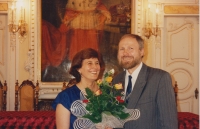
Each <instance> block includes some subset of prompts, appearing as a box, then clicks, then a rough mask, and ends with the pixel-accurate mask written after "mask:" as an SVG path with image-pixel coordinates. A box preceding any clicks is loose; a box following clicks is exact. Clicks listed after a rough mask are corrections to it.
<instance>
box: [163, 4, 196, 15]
mask: <svg viewBox="0 0 200 129" xmlns="http://www.w3.org/2000/svg"><path fill="white" fill-rule="evenodd" d="M164 13H166V14H199V6H198V5H165V6H164Z"/></svg>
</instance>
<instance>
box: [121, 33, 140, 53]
mask: <svg viewBox="0 0 200 129" xmlns="http://www.w3.org/2000/svg"><path fill="white" fill-rule="evenodd" d="M127 37H129V38H134V39H136V41H137V42H138V44H139V46H140V47H139V49H140V50H141V49H142V48H144V40H143V39H142V37H140V36H139V35H136V34H125V35H123V36H122V37H121V39H120V41H121V40H122V39H124V38H127ZM120 41H119V42H120Z"/></svg>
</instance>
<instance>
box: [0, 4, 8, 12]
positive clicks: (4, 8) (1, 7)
mask: <svg viewBox="0 0 200 129" xmlns="http://www.w3.org/2000/svg"><path fill="white" fill-rule="evenodd" d="M0 11H8V3H0Z"/></svg>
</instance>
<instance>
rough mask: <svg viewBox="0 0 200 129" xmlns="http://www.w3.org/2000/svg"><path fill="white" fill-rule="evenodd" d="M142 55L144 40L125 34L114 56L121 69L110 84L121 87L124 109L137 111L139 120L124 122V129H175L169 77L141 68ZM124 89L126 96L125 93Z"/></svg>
mask: <svg viewBox="0 0 200 129" xmlns="http://www.w3.org/2000/svg"><path fill="white" fill-rule="evenodd" d="M143 56H144V41H143V39H142V38H141V37H140V36H138V35H134V34H126V35H124V36H123V37H122V38H121V39H120V42H119V45H118V56H117V57H118V62H119V64H120V65H121V66H122V67H123V68H124V69H125V70H124V71H123V72H121V73H119V74H118V75H117V76H116V77H115V78H114V79H113V84H116V83H122V84H123V86H124V90H125V100H126V101H127V108H132V109H139V110H140V117H139V118H138V119H137V120H133V121H128V122H126V123H125V125H124V129H178V120H177V109H176V103H175V95H174V91H173V87H172V81H171V77H170V74H169V73H168V72H166V71H163V70H161V69H156V68H152V67H149V66H147V65H145V64H144V63H142V58H143ZM129 75H131V76H132V78H130V79H131V81H130V83H132V85H130V87H128V86H127V85H128V83H129ZM130 83H129V84H130ZM128 89H130V90H131V92H130V93H126V92H127V91H128Z"/></svg>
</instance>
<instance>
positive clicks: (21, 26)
mask: <svg viewBox="0 0 200 129" xmlns="http://www.w3.org/2000/svg"><path fill="white" fill-rule="evenodd" d="M18 6H19V7H18ZM18 6H16V3H15V2H14V3H12V6H11V8H10V12H11V13H10V14H11V21H10V24H9V32H11V33H13V34H15V33H16V32H18V34H19V36H18V37H19V40H20V42H23V41H24V39H25V38H26V35H27V32H28V24H27V23H26V20H25V16H26V14H25V7H24V5H23V3H22V2H21V3H18ZM17 9H18V10H19V11H20V15H17V13H16V12H17ZM16 16H19V22H17V21H16Z"/></svg>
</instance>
